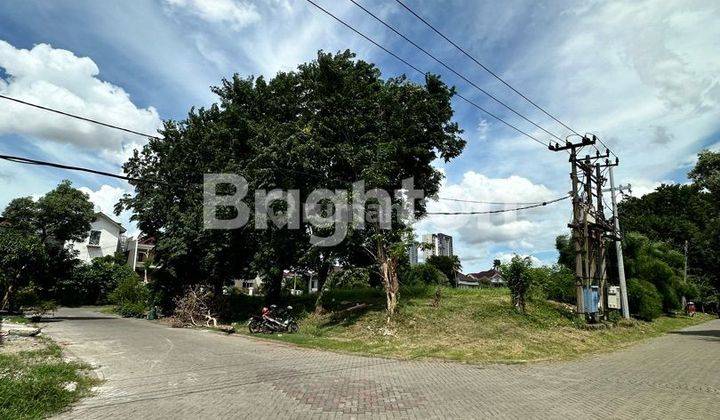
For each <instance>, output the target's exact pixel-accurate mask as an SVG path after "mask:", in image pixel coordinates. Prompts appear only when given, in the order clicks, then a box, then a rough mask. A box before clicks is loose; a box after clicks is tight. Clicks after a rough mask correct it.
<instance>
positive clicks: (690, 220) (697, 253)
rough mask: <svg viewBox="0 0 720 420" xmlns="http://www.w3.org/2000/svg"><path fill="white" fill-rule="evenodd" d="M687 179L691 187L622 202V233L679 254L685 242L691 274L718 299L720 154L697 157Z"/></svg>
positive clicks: (664, 189) (668, 188)
mask: <svg viewBox="0 0 720 420" xmlns="http://www.w3.org/2000/svg"><path fill="white" fill-rule="evenodd" d="M688 177H689V178H690V179H691V180H692V181H693V182H692V184H689V185H685V184H682V185H681V184H675V185H661V186H660V187H658V188H657V189H656V190H655V191H653V192H652V193H649V194H646V195H644V196H642V197H640V198H629V199H626V200H623V201H622V202H621V203H620V206H619V211H620V218H621V219H622V224H623V229H624V230H625V231H627V232H639V233H641V234H642V235H645V236H646V237H647V238H649V239H650V240H652V241H660V242H665V243H667V244H668V245H670V246H671V247H672V248H673V249H675V250H677V251H682V250H683V248H684V246H685V243H686V241H687V244H688V267H689V274H690V275H691V276H694V277H697V278H704V279H707V280H708V281H709V283H710V284H711V285H712V287H713V288H714V289H715V293H720V271H718V269H717V267H718V266H720V181H718V180H719V179H720V153H718V152H711V151H707V150H706V151H703V152H701V153H700V154H699V156H698V162H697V164H696V165H695V167H694V168H693V170H692V171H690V173H689V174H688ZM671 266H673V268H677V266H675V265H673V264H671Z"/></svg>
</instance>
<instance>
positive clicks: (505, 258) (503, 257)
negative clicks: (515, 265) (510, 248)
mask: <svg viewBox="0 0 720 420" xmlns="http://www.w3.org/2000/svg"><path fill="white" fill-rule="evenodd" d="M516 255H517V256H519V257H521V258H525V257H529V258H530V261H531V262H532V264H533V265H534V266H535V267H537V266H540V265H543V264H545V263H544V262H543V261H542V260H540V258H538V257H536V256H534V255H527V254H515V253H511V252H504V253H499V254H495V259H498V260H500V262H502V263H508V262H510V260H512V258H513V257H514V256H516Z"/></svg>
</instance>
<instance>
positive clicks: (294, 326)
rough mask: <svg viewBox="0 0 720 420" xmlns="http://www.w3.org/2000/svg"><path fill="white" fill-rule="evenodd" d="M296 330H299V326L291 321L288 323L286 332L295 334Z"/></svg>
mask: <svg viewBox="0 0 720 420" xmlns="http://www.w3.org/2000/svg"><path fill="white" fill-rule="evenodd" d="M298 331H300V326H299V325H298V324H297V323H296V322H291V323H290V325H288V332H291V333H293V334H295V333H296V332H298Z"/></svg>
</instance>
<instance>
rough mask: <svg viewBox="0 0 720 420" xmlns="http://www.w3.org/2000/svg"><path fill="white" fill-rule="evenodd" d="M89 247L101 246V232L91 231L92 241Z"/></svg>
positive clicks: (89, 242)
mask: <svg viewBox="0 0 720 420" xmlns="http://www.w3.org/2000/svg"><path fill="white" fill-rule="evenodd" d="M88 244H89V245H95V246H98V245H100V231H99V230H91V231H90V240H89V241H88Z"/></svg>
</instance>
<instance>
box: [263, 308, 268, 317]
mask: <svg viewBox="0 0 720 420" xmlns="http://www.w3.org/2000/svg"><path fill="white" fill-rule="evenodd" d="M269 313H270V309H269V308H268V307H264V308H262V314H263V316H265V315H267V314H269Z"/></svg>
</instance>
